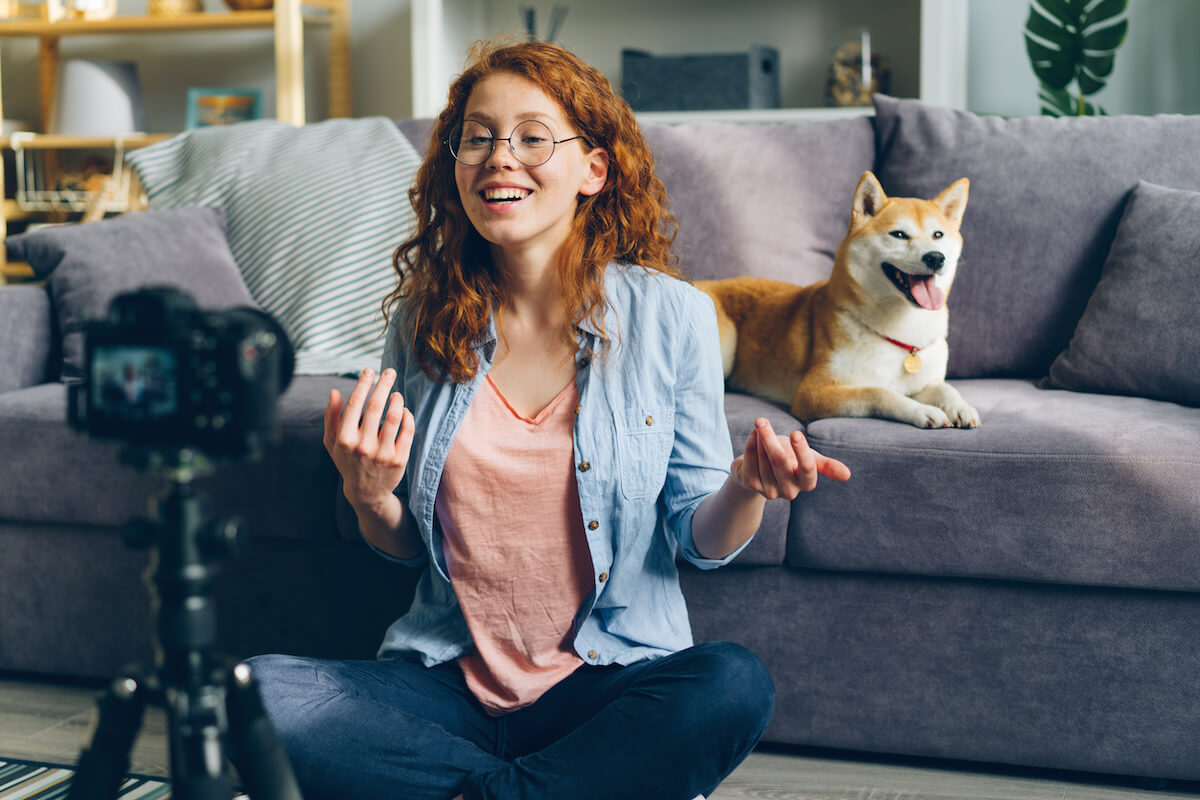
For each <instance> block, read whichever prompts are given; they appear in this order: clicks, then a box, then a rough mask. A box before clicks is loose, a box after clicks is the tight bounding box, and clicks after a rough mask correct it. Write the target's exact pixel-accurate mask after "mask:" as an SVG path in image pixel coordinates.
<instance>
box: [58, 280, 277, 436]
mask: <svg viewBox="0 0 1200 800" xmlns="http://www.w3.org/2000/svg"><path fill="white" fill-rule="evenodd" d="M83 334H84V341H85V348H84V349H85V367H84V376H85V377H84V379H83V381H81V382H78V383H73V384H71V386H70V387H69V392H70V394H69V401H68V418H69V420H70V423H71V426H72V427H74V428H76V429H77V430H81V431H84V432H86V433H87V434H89V435H91V436H96V437H100V438H112V439H120V440H122V441H125V442H127V443H129V444H131V445H135V446H141V447H145V448H149V449H163V450H171V449H191V450H195V451H198V452H199V453H201V454H203V455H205V456H208V457H210V458H214V459H238V458H256V457H257V456H258V455H259V454H260V453H261V448H262V445H263V444H264V443H265V442H267V441H271V440H273V439H274V438H275V436H276V434H277V427H278V424H277V423H278V420H277V416H276V400H277V398H278V397H279V395H280V394H282V393H283V391H284V390H285V389H286V388H287V386H288V384H289V383H290V382H291V379H292V370H293V367H294V365H295V354H294V353H293V351H292V346H291V342H290V341H289V339H288V336H287V333H286V332H285V331H284V329H283V327H282V326H281V325H280V324H279V323H278V322H276V321H275V319H274V318H272V317H271V316H270V315H269V314H267V313H265V312H263V311H259V310H258V309H253V308H233V309H228V310H224V311H206V310H202V309H200V308H199V307H197V305H196V302H195V300H194V299H193V298H192V297H191V295H189V294H187V293H186V292H182V291H180V290H178V289H173V288H148V289H141V290H138V291H135V292H130V293H127V294H122V295H118V296H117V297H116V298H114V299H113V301H112V304H111V305H110V306H109V310H108V316H107V317H106V318H104V319H100V320H93V321H90V322H86V323H84V325H83Z"/></svg>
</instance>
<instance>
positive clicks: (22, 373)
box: [0, 286, 58, 392]
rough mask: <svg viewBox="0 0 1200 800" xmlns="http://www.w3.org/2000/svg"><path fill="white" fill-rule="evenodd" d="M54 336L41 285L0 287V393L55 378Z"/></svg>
mask: <svg viewBox="0 0 1200 800" xmlns="http://www.w3.org/2000/svg"><path fill="white" fill-rule="evenodd" d="M57 338H58V337H57V336H56V335H55V333H54V311H53V307H52V304H51V302H50V293H49V292H48V291H47V290H46V289H45V288H44V287H42V286H5V287H2V288H0V392H10V391H12V390H14V389H21V388H23V387H26V386H36V385H37V384H39V383H46V382H47V381H51V380H55V379H56V378H57V377H58V369H57V368H56V366H55V355H56V353H57V351H58V347H57Z"/></svg>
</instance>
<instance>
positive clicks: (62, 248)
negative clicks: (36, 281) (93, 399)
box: [6, 206, 257, 378]
mask: <svg viewBox="0 0 1200 800" xmlns="http://www.w3.org/2000/svg"><path fill="white" fill-rule="evenodd" d="M6 244H7V246H8V255H9V258H11V259H16V260H18V261H27V262H29V265H30V266H31V267H32V268H33V271H34V274H36V275H37V277H38V278H42V279H44V280H45V281H46V285H47V288H49V290H50V296H51V297H52V298H53V300H54V312H55V316H56V318H57V320H58V326H59V333H60V335H62V354H63V366H62V374H63V377H64V378H77V377H80V376H81V375H82V374H83V367H84V364H83V358H84V353H83V335H82V334H81V333H80V332H79V331H78V330H77V327H78V325H79V323H81V322H83V321H84V320H86V319H96V318H100V317H103V316H104V315H105V314H106V313H107V311H108V305H109V303H110V302H111V301H112V299H113V298H114V297H116V296H117V295H118V294H122V293H124V292H129V291H133V290H135V289H139V288H143V287H146V286H170V287H174V288H177V289H182V290H184V291H186V292H188V293H189V294H191V295H192V296H193V297H195V298H196V303H197V304H198V305H199V306H200V307H201V308H210V309H219V308H230V307H233V306H255V307H257V306H256V304H255V302H254V299H253V298H251V297H250V292H249V290H247V289H246V284H245V283H244V282H243V280H242V274H241V273H240V272H239V271H238V268H237V264H235V263H234V261H233V255H232V254H231V253H230V252H229V246H228V245H227V244H226V243H225V212H224V211H223V210H222V209H220V208H209V207H204V206H192V207H188V208H176V209H171V210H167V211H143V212H139V213H136V214H126V215H125V216H121V217H114V218H112V219H107V220H102V221H100V222H89V223H87V224H83V225H64V226H57V227H53V228H42V229H39V230H36V231H33V232H30V233H24V234H20V235H19V236H12V237H10V238H8V239H7V240H6Z"/></svg>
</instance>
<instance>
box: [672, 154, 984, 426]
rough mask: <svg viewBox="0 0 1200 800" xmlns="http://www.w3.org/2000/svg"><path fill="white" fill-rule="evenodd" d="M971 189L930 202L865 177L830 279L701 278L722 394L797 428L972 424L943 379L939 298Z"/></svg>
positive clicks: (958, 186)
mask: <svg viewBox="0 0 1200 800" xmlns="http://www.w3.org/2000/svg"><path fill="white" fill-rule="evenodd" d="M968 185H969V184H968V181H967V179H966V178H963V179H961V180H958V181H956V182H955V183H953V184H951V185H950V186H949V187H947V188H946V189H945V190H943V191H942V192H941V194H939V195H938V196H937V197H935V198H933V199H932V200H923V199H919V198H913V197H888V196H887V195H886V194H884V191H883V187H882V186H880V184H879V181H878V180H877V179H876V178H875V176H874V175H873V174H871V173H870V172H866V173H863V176H862V178H861V179H859V182H858V187H857V188H856V189H855V191H854V201H853V203H852V205H851V210H850V227H849V230H848V231H847V233H846V237H845V239H843V240H842V243H841V245H840V246H839V247H838V250H837V256H836V258H835V260H834V266H833V272H832V274H831V275H830V277H829V278H828V280H825V281H821V282H819V283H814V284H812V285H810V286H803V287H801V286H795V285H793V284H790V283H784V282H782V281H773V280H767V279H764V278H732V279H729V280H719V281H697V282H696V286H697V287H698V288H700V289H701V290H703V291H704V292H706V293H707V294H708V295H709V296H710V297H712V299H713V303H715V304H716V307H717V323H718V327H719V329H720V335H721V355H722V358H723V360H724V366H725V376H726V379H727V381H728V383H729V385H730V387H731V388H735V389H738V390H740V391H746V392H750V393H752V394H757V395H760V396H762V397H765V398H767V399H769V400H773V401H775V402H778V403H785V404H790V407H791V411H792V415H793V416H795V417H797V418H798V419H801V420H803V421H805V422H808V421H810V420H814V419H820V418H823V417H883V418H885V419H893V420H898V421H900V422H907V423H910V424H912V425H916V426H917V427H921V428H946V427H951V426H953V427H959V428H975V427H978V426H979V414H978V413H977V412H976V411H975V409H974V408H972V407H971V406H970V405H969V404H968V403H967V402H966V401H965V400H964V399H963V398H962V395H960V394H959V393H958V390H956V389H955V388H954V387H952V386H950V385H949V384H948V383H946V360H947V357H948V356H949V349H948V347H947V345H946V332H947V330H948V327H949V317H948V312H947V310H946V296H947V295H948V294H949V293H950V287H951V285H952V284H953V282H954V274H955V271H956V270H957V268H958V259H959V255H960V254H961V252H962V236H961V235H960V234H959V226H960V224H961V223H962V217H963V211H964V210H965V209H966V205H967V189H968Z"/></svg>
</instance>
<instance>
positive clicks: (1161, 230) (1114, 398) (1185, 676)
mask: <svg viewBox="0 0 1200 800" xmlns="http://www.w3.org/2000/svg"><path fill="white" fill-rule="evenodd" d="M875 110H876V114H875V116H873V117H861V118H853V119H841V120H835V121H822V122H805V121H798V122H788V123H783V124H777V125H735V124H728V123H688V124H683V125H678V126H659V125H648V126H647V127H646V132H647V136H648V138H649V139H650V141H651V144H652V146H653V147H654V149H655V152H656V157H657V159H658V164H659V170H660V174H661V176H662V177H663V179H664V181H665V182H666V184H667V188H668V191H669V193H670V195H671V198H672V203H673V208H674V210H675V212H676V214H677V216H678V217H679V220H680V232H679V237H678V240H677V245H678V247H677V250H678V253H679V255H680V257H681V262H682V265H683V267H684V269H685V271H686V272H687V273H688V275H689V276H690V277H692V278H694V279H701V278H718V277H728V276H733V275H740V274H756V275H764V276H768V277H775V278H781V279H785V280H791V281H793V282H796V283H806V282H809V281H812V280H817V279H819V278H821V277H823V276H824V275H826V274H827V273H828V271H829V269H830V266H831V264H832V258H833V251H834V249H835V248H836V246H837V243H838V241H839V240H840V238H841V235H842V234H843V232H844V230H845V226H846V221H847V219H848V209H849V203H850V198H851V195H852V193H853V189H854V186H855V183H856V181H857V180H858V178H859V176H860V174H861V173H862V172H863V171H864V170H866V169H873V170H874V171H875V172H876V174H877V175H878V176H879V178H880V180H881V182H882V184H883V186H884V188H885V190H886V191H887V192H888V193H889V194H893V195H921V196H932V195H933V194H934V193H935V192H936V191H938V190H940V189H941V188H943V187H944V186H946V185H948V184H949V183H950V182H951V181H953V180H955V179H957V178H960V177H963V176H966V177H969V178H970V179H971V196H970V201H969V204H968V207H967V211H966V219H965V222H964V227H963V235H964V240H965V246H964V256H963V260H962V263H961V265H960V268H959V273H958V275H959V277H958V283H957V285H956V287H955V289H954V292H953V293H952V296H951V298H950V301H949V306H950V310H951V334H950V350H951V357H950V378H951V380H952V381H953V382H954V383H955V385H956V386H957V387H958V388H959V389H960V390H961V391H962V393H963V394H964V395H965V396H966V398H967V399H968V401H969V402H971V403H972V404H973V405H974V406H975V407H976V408H977V409H978V410H979V412H980V414H981V417H982V420H983V427H982V428H980V429H978V430H938V431H928V430H919V429H916V428H913V427H910V426H906V425H902V424H899V423H894V422H887V421H882V420H872V419H827V420H819V421H816V422H814V423H812V424H810V425H808V426H807V428H806V431H807V434H808V436H809V438H810V440H811V441H812V443H813V444H814V446H816V447H817V448H818V449H820V450H822V451H823V452H825V453H827V454H829V455H832V456H835V457H837V458H840V459H842V460H843V461H845V462H846V463H847V464H849V465H850V467H851V468H852V469H853V471H854V477H853V479H852V480H851V481H850V482H848V483H846V484H844V485H835V484H833V483H823V485H822V486H820V487H819V488H818V489H817V491H815V492H813V493H811V494H808V495H803V496H801V497H799V498H798V499H796V500H795V501H794V502H792V503H790V504H789V503H787V502H785V501H773V502H772V503H770V504H769V507H768V513H767V518H766V520H765V522H764V525H763V528H762V530H760V532H759V533H758V535H757V537H756V539H755V540H754V541H753V542H752V544H751V545H750V546H749V547H748V548H747V549H746V550H745V551H744V553H743V554H742V555H741V556H740V557H739V558H738V559H737V560H736V561H735V562H734V563H733V564H731V565H730V566H728V567H726V568H723V569H720V570H717V571H715V572H700V571H698V570H695V569H692V568H690V567H687V566H682V567H681V575H682V581H683V586H684V590H685V593H686V595H687V598H688V601H689V607H690V611H691V619H692V625H693V629H694V632H695V635H696V638H697V639H698V640H709V639H731V640H735V641H739V642H742V643H744V644H746V645H747V646H749V647H751V648H752V649H753V650H755V651H756V652H757V653H758V654H759V655H760V656H761V657H762V658H763V660H764V661H765V662H766V664H767V665H768V667H769V668H770V670H771V672H772V674H773V675H774V678H775V682H776V686H777V690H778V702H777V707H776V713H775V718H774V720H773V722H772V724H771V727H770V729H769V730H768V732H767V735H766V740H767V741H771V742H779V743H789V744H798V745H812V746H819V747H829V748H839V749H847V750H853V751H862V752H869V753H891V754H904V755H915V756H933V757H944V758H951V759H966V760H971V761H983V762H993V763H1004V764H1017V765H1030V766H1038V767H1051V768H1060V769H1069V770H1083V771H1091V772H1100V773H1113V774H1125V775H1138V776H1151V777H1156V778H1175V779H1185V780H1196V779H1200V761H1198V760H1197V759H1196V753H1197V749H1198V746H1200V682H1198V681H1197V679H1196V676H1197V675H1198V674H1200V637H1197V636H1196V631H1197V630H1200V456H1197V452H1198V451H1200V408H1197V406H1200V386H1198V383H1197V381H1198V378H1197V375H1196V373H1197V368H1196V364H1197V357H1196V354H1197V353H1198V352H1200V325H1197V322H1198V321H1200V320H1198V319H1197V317H1196V313H1195V310H1194V309H1195V308H1196V307H1197V306H1196V302H1197V301H1200V277H1198V271H1197V269H1196V257H1197V256H1196V254H1197V253H1198V252H1200V234H1198V233H1197V232H1196V231H1197V230H1200V195H1198V194H1195V193H1196V192H1200V161H1198V160H1197V159H1196V158H1195V153H1197V152H1200V118H1195V117H1165V116H1164V117H1153V118H1134V117H1114V118H1106V119H1084V120H1050V119H1042V118H1030V119H1014V120H1003V119H998V118H983V117H976V116H974V115H971V114H966V113H961V112H953V111H949V110H944V109H937V108H932V107H929V106H926V105H924V104H922V103H919V102H916V101H907V100H894V99H891V98H883V97H881V98H877V100H876V109H875ZM400 125H401V130H402V131H404V132H405V133H406V134H407V135H408V136H410V138H412V140H413V141H414V142H416V143H418V146H423V145H424V143H425V139H426V138H427V135H428V130H429V124H428V122H427V121H412V120H409V121H404V122H402V123H400ZM1140 181H1146V182H1148V183H1139V182H1140ZM149 213H151V214H154V213H158V212H154V211H152V212H149ZM98 224H99V225H109V224H112V223H109V222H105V223H98ZM47 287H48V288H42V287H10V288H5V289H2V290H0V342H3V345H2V346H0V467H2V469H3V477H2V478H0V553H3V558H0V669H3V670H20V671H29V672H38V673H49V674H58V675H83V676H103V675H108V674H110V673H112V672H113V671H115V670H117V669H118V668H119V666H120V665H121V664H122V663H124V662H126V661H128V660H131V659H136V658H142V659H144V658H147V657H148V645H147V642H148V637H149V621H148V612H147V609H146V601H145V592H144V589H143V587H142V586H141V583H140V581H139V578H138V576H139V572H140V570H141V569H142V566H143V564H144V563H145V554H144V553H139V552H136V551H131V550H128V549H127V548H126V547H125V546H124V545H123V544H122V543H121V539H120V535H119V534H120V532H119V527H120V525H121V524H122V523H123V522H124V521H125V520H126V519H127V518H129V517H131V516H134V515H137V514H140V513H142V512H143V509H144V506H145V498H146V496H147V495H148V494H149V493H150V492H152V491H154V490H155V489H156V483H155V481H154V480H153V479H150V478H148V477H146V476H144V475H141V474H138V473H135V472H132V471H130V470H128V469H126V468H122V467H119V466H117V465H116V458H115V446H114V445H111V444H109V443H100V442H95V441H88V440H84V439H81V438H80V437H78V436H77V435H75V434H73V433H72V432H70V431H69V430H68V428H67V426H66V424H65V422H64V421H63V418H64V415H65V410H64V408H65V400H64V388H63V386H62V384H61V383H59V382H58V377H59V363H60V360H61V358H60V354H59V353H60V344H59V342H58V338H59V337H58V333H57V330H58V326H57V323H56V302H57V299H58V295H56V292H55V289H54V277H53V273H51V277H50V281H49V282H48V284H47ZM349 383H350V382H349V381H348V380H346V379H343V378H322V377H304V378H298V379H297V380H296V381H295V382H294V384H293V386H292V387H291V389H290V390H289V391H288V392H287V393H286V394H285V395H284V396H283V397H282V399H281V415H282V420H283V425H282V428H283V440H282V443H281V444H280V445H279V446H278V447H277V448H275V449H273V450H272V451H271V452H270V453H269V454H268V456H267V458H266V459H265V460H264V461H263V462H262V463H258V464H239V465H234V466H230V467H228V468H225V469H223V470H221V471H220V472H219V473H218V474H217V475H215V476H213V477H211V478H206V479H204V481H203V482H202V486H203V489H204V491H205V494H206V496H207V497H209V498H210V499H211V500H212V505H213V506H214V507H215V508H217V509H220V510H225V511H236V512H238V513H241V514H242V515H243V516H245V517H246V518H247V521H248V527H249V530H250V531H251V533H252V535H251V536H250V537H249V541H248V542H247V545H246V547H245V551H244V552H243V554H242V555H241V556H240V557H238V558H237V559H235V560H232V561H230V562H228V564H227V565H226V567H225V570H224V575H223V577H222V579H221V581H220V584H219V586H218V589H217V591H218V595H219V598H220V602H221V610H222V616H221V626H222V637H223V641H224V643H225V647H226V648H227V649H228V650H229V651H230V652H233V653H236V654H239V655H250V654H254V653H262V652H268V651H284V652H294V653H309V654H316V655H324V656H342V657H370V656H371V655H372V654H373V652H374V649H375V647H376V646H377V644H378V641H379V639H380V637H381V635H382V633H383V630H384V628H385V627H386V625H387V624H388V623H389V622H390V621H391V620H392V619H393V618H394V617H395V616H396V615H398V614H399V613H401V612H402V611H403V609H404V608H405V605H406V603H407V601H408V598H409V596H410V593H411V590H412V586H413V582H414V575H413V574H412V573H410V572H408V571H407V570H406V569H405V568H403V567H398V566H396V565H393V564H390V563H387V562H385V561H383V560H382V559H379V558H377V557H375V556H373V555H372V554H370V553H369V552H368V550H367V548H366V547H365V545H363V544H362V543H361V542H359V541H357V540H356V539H355V537H354V535H353V533H352V532H351V528H352V526H351V525H348V524H347V522H348V519H347V517H346V508H345V506H344V504H340V503H338V502H337V490H336V474H335V472H334V470H333V468H332V467H331V465H330V463H329V461H328V458H327V457H326V455H325V453H324V450H323V449H322V447H321V444H320V437H321V407H322V404H323V402H324V400H325V398H326V396H327V394H328V389H329V387H330V386H331V385H338V386H341V388H342V389H343V390H345V388H346V387H347V386H348V385H349ZM726 408H727V412H728V418H729V427H730V434H731V437H732V439H733V441H734V442H735V443H737V442H744V440H745V436H746V434H747V432H748V431H749V429H750V426H751V424H752V422H753V419H754V418H755V417H756V416H760V415H765V416H767V417H768V418H770V419H771V420H772V421H773V423H774V424H775V425H776V427H777V428H782V429H787V428H790V427H793V426H795V425H797V423H796V422H795V420H792V419H791V418H790V417H789V416H788V414H787V412H786V410H784V409H782V408H780V407H777V406H773V405H770V404H768V403H766V402H764V401H761V400H759V399H757V398H754V397H749V396H745V395H738V394H730V395H729V396H728V398H727V401H726Z"/></svg>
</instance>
